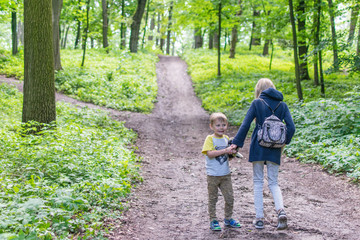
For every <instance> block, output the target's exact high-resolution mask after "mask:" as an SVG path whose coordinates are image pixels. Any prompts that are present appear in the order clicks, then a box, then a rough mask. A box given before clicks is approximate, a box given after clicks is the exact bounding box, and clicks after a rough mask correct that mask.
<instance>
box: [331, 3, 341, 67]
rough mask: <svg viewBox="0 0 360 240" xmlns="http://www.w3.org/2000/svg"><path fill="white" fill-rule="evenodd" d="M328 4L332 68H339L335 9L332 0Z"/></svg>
mask: <svg viewBox="0 0 360 240" xmlns="http://www.w3.org/2000/svg"><path fill="white" fill-rule="evenodd" d="M328 4H329V14H330V23H331V39H332V44H333V58H334V63H333V65H334V70H335V71H338V70H339V58H338V45H337V36H336V30H335V11H334V4H333V1H332V0H328Z"/></svg>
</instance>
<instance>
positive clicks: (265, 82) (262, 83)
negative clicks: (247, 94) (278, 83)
mask: <svg viewBox="0 0 360 240" xmlns="http://www.w3.org/2000/svg"><path fill="white" fill-rule="evenodd" d="M268 88H275V85H274V83H273V82H272V81H271V80H270V79H268V78H260V79H259V81H258V82H257V84H256V86H255V98H258V97H259V96H260V94H261V92H262V91H264V90H266V89H268ZM275 89H276V88H275Z"/></svg>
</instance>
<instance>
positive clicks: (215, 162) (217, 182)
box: [202, 113, 241, 231]
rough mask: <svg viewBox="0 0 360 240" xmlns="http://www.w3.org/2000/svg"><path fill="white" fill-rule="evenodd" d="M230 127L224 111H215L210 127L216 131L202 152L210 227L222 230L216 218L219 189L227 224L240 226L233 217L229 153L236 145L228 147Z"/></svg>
mask: <svg viewBox="0 0 360 240" xmlns="http://www.w3.org/2000/svg"><path fill="white" fill-rule="evenodd" d="M227 127H228V120H227V118H226V116H225V115H224V114H223V113H213V114H211V116H210V128H211V130H213V131H214V133H213V134H212V135H208V136H207V137H206V140H205V143H204V146H203V149H202V153H203V154H204V155H206V174H207V183H208V204H209V205H208V210H209V217H210V229H211V230H213V231H221V227H220V225H219V222H218V220H217V218H216V203H217V200H218V189H220V190H221V193H222V194H223V196H224V200H225V219H224V223H225V226H228V227H234V228H240V227H241V225H240V223H239V222H238V221H236V220H234V219H232V218H231V217H232V213H233V207H234V194H233V188H232V183H231V173H230V168H229V154H234V153H236V150H235V148H234V147H228V142H229V137H228V136H226V135H224V134H225V131H226V129H227Z"/></svg>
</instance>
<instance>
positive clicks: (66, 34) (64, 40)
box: [61, 25, 70, 49]
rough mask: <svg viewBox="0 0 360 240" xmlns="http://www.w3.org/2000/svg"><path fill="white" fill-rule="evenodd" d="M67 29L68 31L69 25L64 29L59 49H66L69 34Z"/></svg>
mask: <svg viewBox="0 0 360 240" xmlns="http://www.w3.org/2000/svg"><path fill="white" fill-rule="evenodd" d="M69 29H70V25H69V26H67V27H66V31H65V36H64V38H63V39H62V44H61V47H62V48H64V49H65V48H66V42H67V37H68V34H69Z"/></svg>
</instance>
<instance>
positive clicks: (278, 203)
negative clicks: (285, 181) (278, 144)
mask: <svg viewBox="0 0 360 240" xmlns="http://www.w3.org/2000/svg"><path fill="white" fill-rule="evenodd" d="M266 166H267V177H268V184H269V185H268V186H269V189H270V191H271V194H272V196H273V198H274V202H275V209H276V211H278V210H279V209H282V208H284V203H283V198H282V194H281V190H280V187H279V185H278V173H279V165H277V164H275V163H273V162H269V161H267V162H266ZM253 182H254V204H255V212H256V218H263V217H264V203H263V186H264V161H256V162H253Z"/></svg>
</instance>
